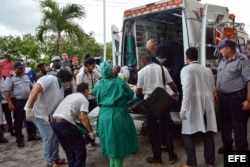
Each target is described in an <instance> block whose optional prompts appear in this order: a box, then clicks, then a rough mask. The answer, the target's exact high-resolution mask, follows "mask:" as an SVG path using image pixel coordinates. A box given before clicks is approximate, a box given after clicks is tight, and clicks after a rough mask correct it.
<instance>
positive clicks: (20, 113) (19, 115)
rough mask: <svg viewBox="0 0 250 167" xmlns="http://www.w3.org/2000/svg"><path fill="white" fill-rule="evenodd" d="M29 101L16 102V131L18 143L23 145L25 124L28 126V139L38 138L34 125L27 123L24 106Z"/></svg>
mask: <svg viewBox="0 0 250 167" xmlns="http://www.w3.org/2000/svg"><path fill="white" fill-rule="evenodd" d="M26 102H27V100H18V99H16V100H15V102H14V105H15V111H14V115H13V116H14V119H15V121H14V129H15V135H16V143H22V142H23V141H24V136H23V134H22V128H23V123H24V124H25V126H26V131H27V134H28V139H29V138H32V137H35V136H36V127H35V125H34V123H32V122H28V121H26V116H25V110H24V106H25V104H26Z"/></svg>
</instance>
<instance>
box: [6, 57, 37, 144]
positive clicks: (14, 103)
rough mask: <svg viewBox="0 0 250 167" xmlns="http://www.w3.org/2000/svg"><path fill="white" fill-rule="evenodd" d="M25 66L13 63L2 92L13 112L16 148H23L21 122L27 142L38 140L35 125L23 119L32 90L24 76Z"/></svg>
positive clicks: (27, 78) (29, 82) (17, 62)
mask: <svg viewBox="0 0 250 167" xmlns="http://www.w3.org/2000/svg"><path fill="white" fill-rule="evenodd" d="M24 69H25V66H24V64H23V63H22V62H20V61H16V62H15V63H14V74H12V75H10V76H9V77H7V78H6V80H5V83H4V91H5V96H6V100H7V102H8V107H9V109H10V111H14V119H15V122H14V128H15V136H16V143H17V146H18V147H24V136H23V134H22V127H23V121H24V122H25V126H26V130H27V133H28V141H33V140H40V139H41V138H40V137H38V136H36V128H35V125H34V124H33V123H31V122H27V121H26V119H25V110H24V106H25V104H26V102H27V99H28V97H29V94H30V90H31V89H32V83H31V81H30V79H29V77H28V76H27V75H24Z"/></svg>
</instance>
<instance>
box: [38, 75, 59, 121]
mask: <svg viewBox="0 0 250 167" xmlns="http://www.w3.org/2000/svg"><path fill="white" fill-rule="evenodd" d="M36 84H40V85H41V86H42V88H43V92H41V93H39V94H38V96H37V100H36V102H35V104H34V106H33V112H34V114H35V117H37V118H42V119H44V120H45V121H48V120H49V119H48V116H49V115H50V114H53V112H54V111H55V110H56V108H57V106H58V104H59V103H60V102H61V101H62V100H63V98H64V89H63V87H61V88H60V87H59V83H58V80H57V77H56V76H54V75H45V76H43V77H41V78H39V79H38V81H37V83H36Z"/></svg>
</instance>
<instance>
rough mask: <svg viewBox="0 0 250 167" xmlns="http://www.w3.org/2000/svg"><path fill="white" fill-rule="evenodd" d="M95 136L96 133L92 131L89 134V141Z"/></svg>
mask: <svg viewBox="0 0 250 167" xmlns="http://www.w3.org/2000/svg"><path fill="white" fill-rule="evenodd" d="M96 136H97V134H96V131H93V132H90V133H89V137H90V139H91V140H93V139H95V138H96Z"/></svg>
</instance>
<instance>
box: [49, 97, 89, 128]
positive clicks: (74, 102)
mask: <svg viewBox="0 0 250 167" xmlns="http://www.w3.org/2000/svg"><path fill="white" fill-rule="evenodd" d="M88 108H89V102H88V100H87V98H86V97H85V96H84V95H83V94H82V93H79V92H77V93H73V94H70V95H68V96H66V97H65V99H63V101H62V102H61V103H60V104H59V106H58V107H57V109H56V111H55V112H54V114H53V117H54V116H55V117H60V118H63V119H65V120H67V121H68V122H70V123H72V124H74V125H75V122H79V120H80V119H79V115H80V112H86V113H88Z"/></svg>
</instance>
